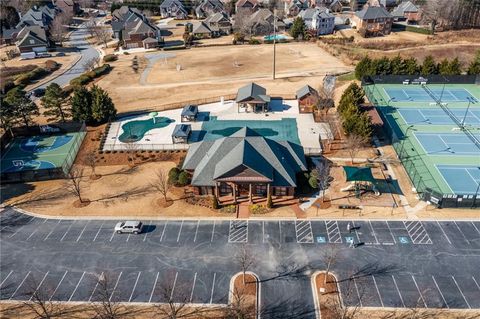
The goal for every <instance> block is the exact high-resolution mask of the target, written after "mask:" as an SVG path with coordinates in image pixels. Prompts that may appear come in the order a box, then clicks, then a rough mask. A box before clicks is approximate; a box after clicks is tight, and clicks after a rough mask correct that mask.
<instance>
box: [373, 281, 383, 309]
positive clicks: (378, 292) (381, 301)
mask: <svg viewBox="0 0 480 319" xmlns="http://www.w3.org/2000/svg"><path fill="white" fill-rule="evenodd" d="M372 278H373V283H374V284H375V289H377V294H378V298H379V299H380V303H381V304H382V308H384V307H385V306H384V305H383V300H382V295H380V290H378V286H377V281H376V280H375V276H374V275H372Z"/></svg>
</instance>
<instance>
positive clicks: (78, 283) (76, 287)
mask: <svg viewBox="0 0 480 319" xmlns="http://www.w3.org/2000/svg"><path fill="white" fill-rule="evenodd" d="M83 276H85V272H83V274H82V277H80V280H78V282H77V285H76V286H75V289H73V292H72V294H71V295H70V298H68V301H70V300H72V297H73V295H74V294H75V292H76V291H77V289H78V286H79V285H80V282H81V281H82V279H83Z"/></svg>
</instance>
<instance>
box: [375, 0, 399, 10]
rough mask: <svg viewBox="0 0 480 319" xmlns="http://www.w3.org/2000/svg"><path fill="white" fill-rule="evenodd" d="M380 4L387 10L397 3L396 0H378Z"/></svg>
mask: <svg viewBox="0 0 480 319" xmlns="http://www.w3.org/2000/svg"><path fill="white" fill-rule="evenodd" d="M379 2H380V5H381V6H383V7H384V8H386V9H387V10H391V9H393V8H395V6H396V5H397V0H379Z"/></svg>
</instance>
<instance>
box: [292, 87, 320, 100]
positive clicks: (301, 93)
mask: <svg viewBox="0 0 480 319" xmlns="http://www.w3.org/2000/svg"><path fill="white" fill-rule="evenodd" d="M309 94H316V95H318V92H317V90H315V89H314V88H312V87H311V86H310V85H305V86H302V87H301V88H300V89H298V91H297V94H296V97H297V99H301V98H303V97H305V96H307V95H309Z"/></svg>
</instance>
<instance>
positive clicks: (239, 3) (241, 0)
mask: <svg viewBox="0 0 480 319" xmlns="http://www.w3.org/2000/svg"><path fill="white" fill-rule="evenodd" d="M247 2H250V3H251V4H252V7H256V6H257V5H258V2H257V0H239V1H237V3H235V7H237V8H240V7H243V6H244V5H245V4H246V3H247Z"/></svg>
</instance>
